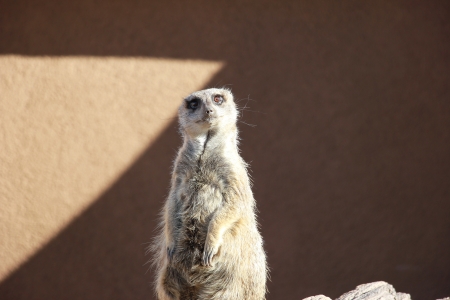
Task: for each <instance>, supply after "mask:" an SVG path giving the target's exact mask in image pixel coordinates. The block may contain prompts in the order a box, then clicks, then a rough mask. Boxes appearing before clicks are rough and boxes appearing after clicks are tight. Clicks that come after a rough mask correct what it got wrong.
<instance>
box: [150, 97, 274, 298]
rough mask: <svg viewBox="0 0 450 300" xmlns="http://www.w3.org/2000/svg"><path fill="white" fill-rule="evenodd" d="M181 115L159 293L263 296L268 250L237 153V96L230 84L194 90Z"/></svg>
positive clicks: (160, 244)
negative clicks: (265, 250)
mask: <svg viewBox="0 0 450 300" xmlns="http://www.w3.org/2000/svg"><path fill="white" fill-rule="evenodd" d="M178 116H179V125H180V132H181V135H182V137H183V145H182V147H181V148H180V150H179V151H178V155H177V157H176V159H175V162H174V166H173V173H172V180H171V189H170V192H169V195H168V198H167V200H166V203H165V206H164V208H163V212H162V221H161V231H160V234H159V235H158V236H157V237H156V238H155V243H154V245H153V250H154V251H155V257H154V263H155V265H156V280H155V283H156V293H157V296H158V298H159V299H160V300H166V299H177V300H188V299H189V300H194V299H220V300H225V299H227V300H231V299H233V300H237V299H246V300H261V299H265V293H266V276H267V266H266V255H265V252H264V250H263V241H262V238H261V235H260V233H259V231H258V224H257V221H256V217H255V200H254V198H253V194H252V191H251V187H250V186H251V182H250V179H249V176H248V173H247V164H246V163H245V162H244V160H243V159H242V158H241V156H240V154H239V149H238V130H237V126H236V122H237V118H238V110H237V107H236V104H235V102H234V100H233V95H232V93H231V92H230V91H229V90H227V89H207V90H202V91H198V92H195V93H193V94H191V95H189V96H188V97H187V98H185V99H184V100H183V103H182V104H181V106H180V108H179V111H178Z"/></svg>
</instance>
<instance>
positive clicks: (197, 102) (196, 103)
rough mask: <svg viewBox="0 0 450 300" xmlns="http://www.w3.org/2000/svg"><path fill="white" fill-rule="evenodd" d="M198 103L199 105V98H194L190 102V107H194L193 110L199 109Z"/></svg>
mask: <svg viewBox="0 0 450 300" xmlns="http://www.w3.org/2000/svg"><path fill="white" fill-rule="evenodd" d="M198 105H199V100H198V99H193V100H191V101H189V102H188V108H190V109H193V110H195V109H197V107H198Z"/></svg>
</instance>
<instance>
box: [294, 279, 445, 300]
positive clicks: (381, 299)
mask: <svg viewBox="0 0 450 300" xmlns="http://www.w3.org/2000/svg"><path fill="white" fill-rule="evenodd" d="M303 300H331V299H330V298H328V297H326V296H324V295H317V296H312V297H308V298H305V299H303ZM336 300H411V296H410V295H409V294H405V293H396V292H395V289H394V287H393V286H392V285H390V284H389V283H387V282H384V281H377V282H372V283H366V284H361V285H358V286H357V287H356V289H354V290H353V291H350V292H348V293H345V294H343V295H342V296H340V297H339V298H337V299H336ZM441 300H450V299H449V298H445V299H441Z"/></svg>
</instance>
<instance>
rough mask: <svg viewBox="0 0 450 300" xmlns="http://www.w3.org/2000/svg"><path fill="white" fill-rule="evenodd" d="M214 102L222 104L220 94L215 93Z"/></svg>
mask: <svg viewBox="0 0 450 300" xmlns="http://www.w3.org/2000/svg"><path fill="white" fill-rule="evenodd" d="M214 102H215V103H216V104H218V105H220V104H222V102H223V97H222V96H220V95H215V96H214Z"/></svg>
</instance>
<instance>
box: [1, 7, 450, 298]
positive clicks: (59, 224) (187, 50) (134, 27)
mask: <svg viewBox="0 0 450 300" xmlns="http://www.w3.org/2000/svg"><path fill="white" fill-rule="evenodd" d="M449 13H450V10H449V5H448V4H447V2H446V1H428V2H423V1H422V2H421V1H381V2H380V1H378V2H376V3H375V2H373V3H369V2H367V3H365V2H364V3H362V2H357V1H344V2H339V3H338V2H334V1H314V2H313V1H293V2H289V1H284V2H267V3H265V2H261V1H255V2H252V1H246V2H236V3H232V2H225V1H224V2H220V1H219V2H217V1H216V2H207V1H205V2H201V1H199V2H197V1H192V2H189V3H184V4H183V3H176V2H174V3H171V2H170V1H168V2H164V3H163V2H161V3H159V2H151V1H122V0H118V1H101V0H99V1H88V0H86V1H84V0H82V1H72V2H61V1H53V0H46V1H41V2H38V1H31V0H21V1H10V2H9V1H1V0H0V145H2V146H1V148H0V207H1V209H0V240H1V243H0V298H1V299H152V297H153V292H152V289H151V287H150V283H151V281H152V280H153V274H152V272H151V270H149V271H148V272H146V271H147V269H148V266H147V265H144V264H145V263H146V261H147V260H148V259H149V257H148V256H145V247H146V243H147V242H149V241H150V240H151V237H152V236H153V235H154V229H155V226H156V222H157V215H158V211H159V209H160V207H161V205H162V202H163V200H164V197H165V195H166V193H167V189H168V183H169V172H170V165H171V161H172V159H173V156H174V155H175V152H176V149H177V147H178V145H179V143H180V140H179V137H178V135H177V132H176V120H175V118H174V116H175V114H176V108H177V106H178V104H179V102H180V100H181V99H182V97H183V96H185V95H187V94H188V93H190V92H192V91H194V90H197V89H201V88H204V87H211V86H223V85H229V87H231V88H232V89H233V92H234V93H235V95H236V97H237V98H238V99H239V100H242V101H241V102H240V105H241V106H242V107H244V105H245V104H248V106H250V107H251V108H250V109H251V111H244V112H243V117H242V120H243V121H244V122H246V123H250V124H255V125H256V127H250V126H246V124H244V123H240V128H241V132H242V134H241V136H242V143H241V144H242V154H243V156H244V157H245V159H246V160H247V161H249V162H250V164H251V167H252V177H253V179H254V182H255V185H254V192H255V196H256V199H257V202H258V208H259V210H260V215H259V220H260V223H261V229H262V233H263V236H264V238H265V241H266V244H265V247H266V250H267V252H268V258H269V265H270V267H271V277H272V280H271V282H269V291H270V293H269V295H268V299H291V298H292V299H294V298H299V299H301V298H302V297H306V296H310V295H313V294H319V293H322V294H326V295H328V296H331V297H336V296H338V295H340V294H341V293H343V292H345V291H348V290H350V289H352V288H353V287H354V286H356V285H357V284H360V283H365V282H370V281H375V280H385V281H388V282H390V283H391V284H393V285H394V286H395V287H396V289H397V290H398V291H402V292H410V293H411V294H412V296H413V299H435V298H439V297H441V298H442V297H444V296H449V295H450V284H449V282H450V271H449V270H450V256H449V255H448V248H449V247H450V239H449V236H450V218H449V212H450V189H449V181H450V155H449V153H450V131H449V128H450V102H449V99H450V85H449V79H450V58H449V53H450V52H449V50H450V47H449V46H450V39H448V37H449V36H450V35H449V34H450V32H449V28H450V19H449V17H450V15H449ZM249 99H250V100H249Z"/></svg>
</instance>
